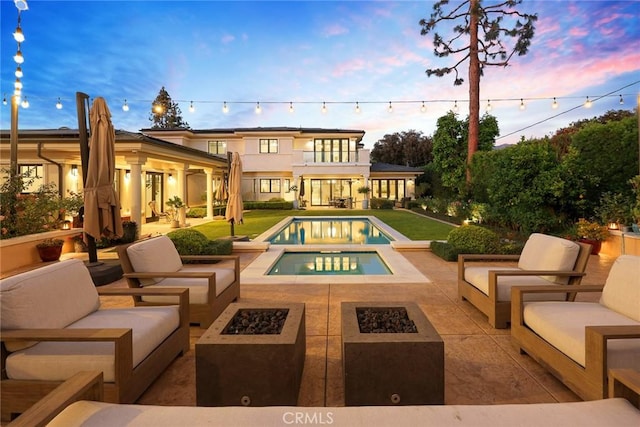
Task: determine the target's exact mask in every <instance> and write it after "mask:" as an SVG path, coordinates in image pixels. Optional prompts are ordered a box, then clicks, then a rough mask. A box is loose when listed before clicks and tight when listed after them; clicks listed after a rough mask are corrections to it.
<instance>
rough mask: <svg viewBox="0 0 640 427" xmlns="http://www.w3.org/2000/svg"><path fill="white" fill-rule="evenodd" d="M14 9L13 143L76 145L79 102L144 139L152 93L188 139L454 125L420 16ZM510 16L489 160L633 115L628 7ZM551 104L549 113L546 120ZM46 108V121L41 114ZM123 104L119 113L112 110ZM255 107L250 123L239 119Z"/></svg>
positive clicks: (422, 6)
mask: <svg viewBox="0 0 640 427" xmlns="http://www.w3.org/2000/svg"><path fill="white" fill-rule="evenodd" d="M452 3H456V2H452ZM494 3H495V2H494V1H485V4H494ZM28 4H29V10H27V11H25V12H23V13H22V29H23V32H24V35H25V38H26V40H25V41H24V42H23V43H22V53H23V55H24V58H25V62H24V63H23V64H22V70H23V72H24V77H23V78H22V79H21V80H22V83H23V96H26V98H27V100H28V101H29V105H30V106H29V108H27V109H24V108H20V111H19V128H20V129H55V128H60V127H69V128H73V129H76V128H77V126H78V123H77V116H76V108H75V93H76V92H78V91H79V92H84V93H87V94H89V95H90V96H91V97H97V96H102V97H104V98H105V99H106V100H107V103H108V105H109V108H110V109H111V112H112V114H113V123H114V126H115V127H116V128H117V129H124V130H128V131H134V132H135V131H138V130H140V129H143V128H148V127H151V125H152V123H151V122H150V121H149V115H150V110H151V103H152V101H153V100H154V99H155V97H156V96H157V95H158V92H159V90H160V88H161V87H162V86H164V87H165V88H166V90H167V91H168V93H169V95H170V96H171V98H172V99H173V100H174V101H176V102H178V103H179V106H180V109H181V111H182V116H183V118H184V119H185V120H186V121H187V122H188V124H189V125H190V126H191V128H193V129H211V128H233V127H258V126H262V127H271V126H290V127H299V126H301V127H322V128H343V129H361V130H364V131H365V132H366V134H365V137H364V142H365V145H366V146H367V147H369V148H372V147H373V144H374V143H375V142H376V141H377V140H379V139H380V138H382V137H383V136H384V135H385V134H390V133H394V132H402V131H407V130H410V129H414V130H417V131H421V132H422V133H424V134H425V135H432V134H433V133H434V132H435V129H436V121H437V119H438V118H439V117H441V116H443V115H444V114H446V112H447V111H449V110H450V109H451V108H452V107H453V105H454V102H455V101H456V100H457V104H458V106H459V107H460V108H459V114H460V118H461V119H464V118H465V117H466V115H467V114H468V87H467V85H466V80H467V79H466V74H467V67H466V65H465V66H464V67H463V68H462V69H461V72H462V74H463V76H464V77H465V83H464V84H463V85H462V86H454V85H453V80H454V77H453V74H452V75H449V76H446V77H427V75H426V73H425V70H426V69H427V68H434V67H438V66H443V65H451V64H452V63H453V59H446V60H441V59H436V57H435V56H434V54H433V49H432V40H433V37H432V35H428V36H422V35H420V30H421V27H420V25H419V23H418V22H419V21H420V19H421V18H428V17H429V15H430V14H431V11H432V6H433V2H431V1H419V2H417V1H395V2H390V1H389V2H388V1H336V2H332V1H285V2H275V1H257V2H256V1H233V2H228V1H89V0H85V1H35V0H28ZM0 6H1V10H0V13H1V29H2V31H1V34H0V41H1V58H0V64H1V65H2V66H1V90H2V95H3V97H4V98H6V99H7V100H9V99H10V97H11V94H12V93H13V86H14V81H15V79H16V78H15V76H14V71H15V68H16V64H15V63H14V62H13V56H14V55H15V53H16V42H15V41H14V40H13V37H12V33H13V32H14V30H15V28H16V24H17V9H16V8H15V6H14V2H13V0H2V1H1V5H0ZM518 10H520V11H522V12H527V13H537V14H538V21H537V24H536V33H535V37H534V39H533V41H532V45H531V48H530V51H529V53H528V54H527V55H526V56H523V57H517V56H515V57H513V59H512V61H511V65H510V66H509V67H507V68H498V67H490V68H487V69H486V70H485V75H484V77H483V78H482V81H481V95H480V97H481V99H482V101H481V112H482V113H484V111H485V106H486V104H487V101H488V100H491V105H492V107H493V108H492V110H491V114H493V115H495V116H496V117H497V119H498V123H499V126H500V133H501V137H500V138H499V139H498V140H497V142H496V144H497V145H500V144H505V143H515V142H517V141H518V140H520V138H521V137H522V136H524V137H525V138H529V137H543V136H545V135H551V134H552V133H553V132H554V131H555V130H557V129H558V128H561V127H564V126H567V125H568V124H569V123H571V122H574V121H576V120H580V119H584V118H591V117H594V116H598V115H601V114H603V113H604V112H606V111H608V110H612V109H628V110H631V109H633V108H634V107H635V106H636V102H637V101H636V99H637V96H638V94H639V93H640V18H639V16H640V2H639V1H564V0H563V1H540V0H535V1H534V0H531V1H529V0H525V1H524V2H523V3H522V4H521V5H520V6H519V7H518ZM441 33H442V34H443V35H448V34H450V33H449V32H447V31H446V30H444V29H443V30H441ZM604 95H608V96H605V97H603V98H601V99H598V98H600V97H602V96H604ZM620 95H622V99H623V101H624V104H623V105H620V103H619V102H620ZM587 96H588V97H589V98H590V99H591V100H592V101H594V102H593V105H592V107H591V108H589V109H586V108H584V107H582V104H584V102H585V101H586V99H587ZM554 97H555V98H556V99H557V102H558V104H559V107H558V108H557V109H552V108H551V105H552V102H553V98H554ZM58 98H60V100H61V103H62V105H63V108H62V109H56V102H57V101H58ZM125 99H126V100H127V104H128V106H129V108H130V109H129V111H128V112H124V111H123V110H122V105H123V103H124V101H125ZM521 99H522V100H523V102H524V103H525V105H526V108H525V109H524V110H521V109H520V108H519V105H520V100H521ZM423 101H424V103H425V106H426V112H421V106H422V102H423ZM191 102H193V106H194V108H195V111H194V112H190V109H189V106H190V104H191ZM224 102H226V103H227V105H228V107H229V112H228V113H226V114H225V113H223V111H222V107H223V103H224ZM257 102H260V104H261V106H262V113H261V114H256V113H255V106H256V103H257ZM290 102H291V103H292V104H293V108H294V112H293V113H290V112H289V103H290ZM323 102H324V103H325V105H326V108H327V111H326V113H322V111H321V108H322V105H323ZM356 102H357V103H358V105H359V106H360V113H356V112H355V107H356ZM389 102H391V105H392V107H393V112H391V113H390V112H389V111H388V108H389ZM576 107H577V108H576ZM571 109H573V111H570V112H568V113H565V114H563V113H564V112H565V111H567V110H571ZM0 112H1V113H0V114H1V120H0V128H2V129H9V128H10V123H11V121H10V106H9V105H2V106H0ZM556 115H557V117H555V118H553V119H551V120H547V119H549V118H551V117H553V116H556ZM545 120H546V121H545ZM541 121H544V122H543V123H540V124H537V125H536V123H538V122H541Z"/></svg>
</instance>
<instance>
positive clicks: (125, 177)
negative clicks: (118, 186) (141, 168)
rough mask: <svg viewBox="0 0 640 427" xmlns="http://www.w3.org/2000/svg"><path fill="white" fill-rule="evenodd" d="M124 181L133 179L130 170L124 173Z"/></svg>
mask: <svg viewBox="0 0 640 427" xmlns="http://www.w3.org/2000/svg"><path fill="white" fill-rule="evenodd" d="M124 179H126V180H127V181H129V180H130V179H131V171H130V170H129V169H127V170H126V171H124Z"/></svg>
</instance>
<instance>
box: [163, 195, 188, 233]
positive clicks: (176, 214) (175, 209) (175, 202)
mask: <svg viewBox="0 0 640 427" xmlns="http://www.w3.org/2000/svg"><path fill="white" fill-rule="evenodd" d="M167 206H169V214H170V215H171V228H178V227H180V209H181V208H184V207H185V204H184V202H183V201H182V199H181V198H180V197H178V196H173V197H172V198H170V199H169V200H167Z"/></svg>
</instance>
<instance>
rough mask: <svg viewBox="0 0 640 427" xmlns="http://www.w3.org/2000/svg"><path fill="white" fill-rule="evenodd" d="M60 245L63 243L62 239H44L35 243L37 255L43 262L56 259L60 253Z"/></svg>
mask: <svg viewBox="0 0 640 427" xmlns="http://www.w3.org/2000/svg"><path fill="white" fill-rule="evenodd" d="M62 245H64V240H62V239H44V240H43V241H42V242H40V243H38V244H37V245H36V249H38V255H40V259H41V260H42V261H43V262H48V261H57V260H59V259H60V254H62Z"/></svg>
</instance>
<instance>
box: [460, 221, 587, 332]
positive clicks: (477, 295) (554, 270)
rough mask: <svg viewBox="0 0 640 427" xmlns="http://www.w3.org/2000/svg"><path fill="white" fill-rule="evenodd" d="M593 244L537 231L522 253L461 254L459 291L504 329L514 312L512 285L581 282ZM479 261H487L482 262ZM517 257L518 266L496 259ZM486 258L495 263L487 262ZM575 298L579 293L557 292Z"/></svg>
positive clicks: (513, 258)
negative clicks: (497, 264) (508, 265)
mask: <svg viewBox="0 0 640 427" xmlns="http://www.w3.org/2000/svg"><path fill="white" fill-rule="evenodd" d="M590 253H591V246H590V245H587V244H585V243H579V242H572V241H570V240H567V239H563V238H560V237H554V236H549V235H546V234H540V233H533V234H531V235H530V236H529V239H528V240H527V242H526V244H525V246H524V248H523V250H522V253H521V254H520V255H479V254H461V255H459V256H458V295H459V296H460V298H462V299H463V300H467V301H469V302H470V303H471V304H473V305H474V306H475V307H476V308H477V309H478V310H480V311H481V312H483V313H484V314H485V315H486V316H487V317H488V321H489V324H490V325H491V326H493V327H494V328H498V329H504V328H506V327H507V326H508V324H509V322H510V316H511V301H510V298H511V288H512V287H514V286H527V285H547V286H548V287H549V288H553V287H555V286H558V285H578V284H580V281H581V280H582V277H583V276H584V275H585V273H584V271H585V269H586V268H587V262H588V261H589V255H590ZM478 261H485V263H483V265H481V266H478V265H477V264H478ZM505 261H511V262H514V261H517V262H518V266H517V267H500V266H496V265H495V262H505ZM486 262H489V263H494V265H493V266H491V265H484V264H486ZM553 297H554V298H557V299H564V300H567V299H569V300H571V299H573V298H575V294H565V295H562V294H555V295H554V296H553Z"/></svg>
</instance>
